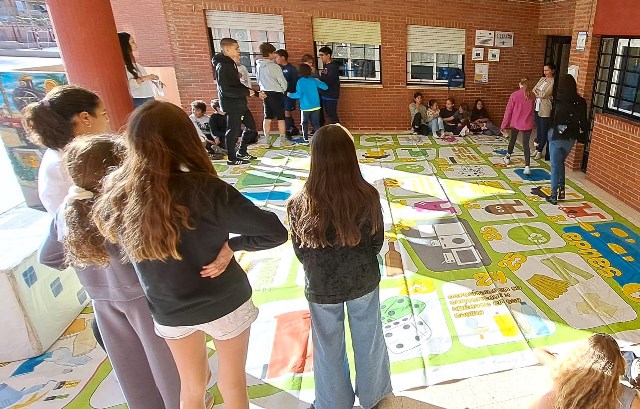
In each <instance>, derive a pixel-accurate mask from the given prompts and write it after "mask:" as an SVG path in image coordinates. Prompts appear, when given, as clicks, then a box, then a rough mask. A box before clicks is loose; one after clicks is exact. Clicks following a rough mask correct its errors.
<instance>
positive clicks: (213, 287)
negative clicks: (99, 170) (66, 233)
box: [93, 101, 288, 409]
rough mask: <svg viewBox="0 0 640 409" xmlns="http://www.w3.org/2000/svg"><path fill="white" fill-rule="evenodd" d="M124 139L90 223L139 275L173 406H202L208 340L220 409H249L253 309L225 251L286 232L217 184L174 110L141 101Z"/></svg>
mask: <svg viewBox="0 0 640 409" xmlns="http://www.w3.org/2000/svg"><path fill="white" fill-rule="evenodd" d="M125 135H126V148H127V155H126V157H125V159H124V161H123V162H122V165H121V166H120V167H119V168H118V169H117V170H115V171H113V172H112V173H111V174H110V175H109V177H108V178H107V179H106V180H105V182H104V189H103V194H102V195H101V196H100V197H99V198H98V200H97V201H96V203H95V205H94V207H93V215H94V216H93V217H94V221H95V223H96V225H97V226H98V229H99V231H100V233H101V234H102V235H103V236H104V237H105V238H106V239H107V240H109V241H111V242H117V243H118V244H119V245H120V247H122V249H123V250H124V252H125V253H126V255H127V256H128V257H129V259H130V260H131V262H132V263H133V265H134V267H135V269H136V272H137V273H138V276H139V278H140V282H141V283H142V287H143V289H144V291H145V295H146V296H147V299H148V301H149V307H150V310H151V315H152V316H153V320H154V326H155V332H156V333H157V334H158V335H159V336H161V337H162V338H164V339H165V340H166V341H167V345H168V346H169V349H170V350H171V353H172V355H173V358H174V360H175V362H176V366H177V368H178V373H179V374H180V408H181V409H203V408H204V405H205V401H204V399H205V398H204V397H205V389H206V386H207V378H208V376H209V374H210V372H209V366H208V359H207V349H206V346H205V334H208V335H210V336H211V337H212V338H213V343H214V345H215V348H216V352H217V355H218V373H219V374H220V375H219V379H218V388H219V389H220V392H221V394H222V397H223V399H224V403H225V408H228V409H247V408H248V407H249V399H248V397H247V390H246V386H247V378H246V374H245V364H246V360H247V349H248V345H249V330H250V327H251V324H252V323H253V321H255V319H256V317H257V315H258V309H257V308H256V307H255V306H254V305H253V302H252V301H251V285H250V284H249V279H248V278H247V274H246V273H245V272H244V271H243V270H242V267H240V264H238V262H237V261H236V260H235V258H234V257H233V252H234V251H241V250H246V251H256V250H264V249H268V248H272V247H276V246H279V245H280V244H283V243H284V242H286V241H287V236H288V234H287V230H286V229H285V228H284V226H283V225H282V223H280V220H279V219H278V216H276V215H275V214H273V213H271V212H268V211H266V210H262V209H260V208H258V207H256V206H255V205H254V204H253V203H252V202H251V201H250V200H249V199H247V198H246V197H244V196H243V195H242V194H241V193H240V192H238V191H237V190H236V189H234V188H233V187H232V186H230V185H229V184H227V183H225V182H224V181H222V180H220V179H219V178H218V176H217V175H216V171H215V169H214V168H213V165H212V164H211V161H210V160H209V157H208V156H207V153H206V152H205V150H204V149H202V145H201V143H200V138H198V134H197V132H196V129H195V127H194V126H193V124H192V123H191V120H190V119H189V117H188V116H187V114H185V112H184V111H183V110H182V109H181V108H180V107H178V106H176V105H173V104H171V103H168V102H160V101H151V102H148V103H146V104H144V105H143V106H141V107H139V108H138V109H137V110H136V111H134V113H133V115H132V116H131V118H130V119H129V123H128V125H127V131H126V134H125ZM231 233H234V235H235V236H234V237H232V238H230V237H229V235H230V234H231Z"/></svg>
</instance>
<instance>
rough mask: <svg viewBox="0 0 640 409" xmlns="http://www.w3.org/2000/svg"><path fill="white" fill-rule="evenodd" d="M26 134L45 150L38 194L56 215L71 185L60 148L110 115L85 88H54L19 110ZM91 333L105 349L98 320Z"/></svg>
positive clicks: (101, 129) (105, 123)
mask: <svg viewBox="0 0 640 409" xmlns="http://www.w3.org/2000/svg"><path fill="white" fill-rule="evenodd" d="M22 121H23V124H24V129H26V130H27V133H28V134H29V137H30V138H31V139H32V140H33V141H34V142H35V143H37V144H39V145H42V146H45V147H46V148H47V150H46V151H45V153H44V156H43V157H42V161H41V162H40V168H39V169H38V196H39V197H40V202H41V203H42V206H43V207H44V208H45V210H46V211H47V213H49V214H50V215H51V216H55V214H56V212H57V211H58V208H59V207H60V205H61V204H62V202H63V200H64V198H65V196H66V195H67V193H68V192H69V188H70V187H71V185H72V184H73V183H72V182H71V180H70V179H69V176H68V175H67V173H66V172H65V171H64V170H63V169H62V151H63V149H64V148H65V147H66V146H67V145H68V144H69V143H70V142H71V141H72V140H73V139H74V138H81V137H84V136H86V135H95V134H101V133H105V132H107V131H108V130H109V116H108V115H107V109H106V108H105V106H104V103H103V102H102V101H101V100H100V98H99V97H98V96H97V95H96V94H94V93H93V92H91V91H89V90H86V89H84V88H80V87H76V86H72V85H63V86H59V87H55V88H54V89H52V90H51V91H49V93H48V94H47V95H46V96H45V97H44V98H43V99H42V101H39V102H34V103H32V104H29V105H27V106H26V107H25V108H24V110H23V111H22ZM91 325H92V329H93V334H94V336H95V337H96V340H97V341H98V344H100V346H101V347H102V349H104V345H103V342H102V337H101V336H100V331H99V329H98V325H97V321H96V320H93V321H92V324H91Z"/></svg>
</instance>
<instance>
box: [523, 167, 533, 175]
mask: <svg viewBox="0 0 640 409" xmlns="http://www.w3.org/2000/svg"><path fill="white" fill-rule="evenodd" d="M522 173H524V174H525V175H530V174H531V169H529V166H525V167H524V171H523V172H522Z"/></svg>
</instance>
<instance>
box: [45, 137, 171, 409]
mask: <svg viewBox="0 0 640 409" xmlns="http://www.w3.org/2000/svg"><path fill="white" fill-rule="evenodd" d="M123 157H124V147H123V146H122V145H121V144H120V143H118V142H116V140H115V139H114V138H112V137H110V136H90V137H86V138H82V139H76V140H74V141H73V142H71V143H70V144H69V145H68V146H67V148H66V149H65V154H64V159H63V165H64V168H65V170H66V173H67V174H68V175H69V176H70V177H71V181H72V183H73V186H72V188H71V189H70V190H69V194H67V196H66V197H65V200H64V203H63V205H62V206H60V208H59V209H58V212H57V214H56V218H55V220H54V221H53V223H52V224H51V230H50V232H49V236H48V237H47V239H46V241H45V243H44V245H43V246H42V248H41V249H40V252H39V254H38V258H39V261H40V262H41V263H42V264H44V265H47V266H49V267H52V268H56V269H60V270H61V269H64V268H66V267H67V266H68V265H72V266H74V267H75V268H76V271H77V272H78V277H79V278H80V281H81V282H82V285H83V286H84V288H85V290H86V291H87V294H88V295H89V297H90V298H91V300H92V303H93V311H94V313H95V315H96V317H97V319H98V321H99V323H100V328H101V330H102V334H103V339H104V346H105V349H106V351H107V354H108V355H109V361H110V362H111V365H112V367H113V371H114V373H115V375H116V378H117V379H118V384H119V385H120V389H121V390H122V394H123V395H124V398H125V401H126V403H127V405H128V406H129V408H131V409H165V408H166V409H178V408H179V407H180V399H179V395H180V377H179V376H178V371H177V370H176V365H175V363H174V362H173V357H172V356H171V351H169V348H168V347H167V343H166V342H165V340H164V339H162V338H160V337H159V336H157V335H156V334H155V332H154V329H153V320H152V319H151V312H150V311H149V306H148V304H147V299H146V298H145V296H144V292H143V291H142V286H141V285H140V281H139V280H138V276H137V275H136V271H135V270H134V269H133V266H132V265H131V264H129V263H126V264H125V263H123V262H122V253H121V251H120V248H119V247H118V246H116V245H112V244H105V240H104V237H102V235H101V234H100V233H99V232H98V231H97V228H96V226H95V224H94V223H93V221H92V220H91V217H90V213H91V207H92V205H93V203H95V200H96V197H97V195H98V194H99V192H100V189H101V186H102V179H103V178H104V177H105V176H106V175H107V173H108V172H110V171H111V170H113V169H114V168H116V167H117V166H119V165H120V162H121V161H122V158H123ZM60 236H61V237H60ZM60 241H62V242H63V243H64V246H63V243H61V242H60Z"/></svg>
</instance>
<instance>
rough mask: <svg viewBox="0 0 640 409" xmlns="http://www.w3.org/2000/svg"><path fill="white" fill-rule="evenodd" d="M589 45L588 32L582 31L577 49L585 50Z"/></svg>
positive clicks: (577, 42) (577, 41)
mask: <svg viewBox="0 0 640 409" xmlns="http://www.w3.org/2000/svg"><path fill="white" fill-rule="evenodd" d="M586 47H587V32H586V31H580V32H579V33H578V38H577V39H576V51H584V50H585V48H586Z"/></svg>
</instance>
